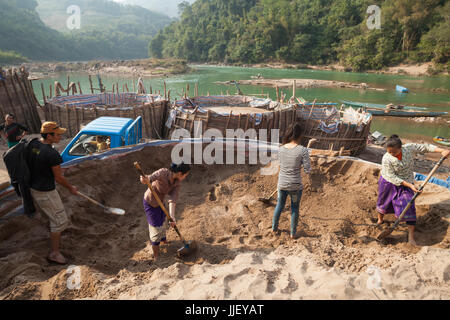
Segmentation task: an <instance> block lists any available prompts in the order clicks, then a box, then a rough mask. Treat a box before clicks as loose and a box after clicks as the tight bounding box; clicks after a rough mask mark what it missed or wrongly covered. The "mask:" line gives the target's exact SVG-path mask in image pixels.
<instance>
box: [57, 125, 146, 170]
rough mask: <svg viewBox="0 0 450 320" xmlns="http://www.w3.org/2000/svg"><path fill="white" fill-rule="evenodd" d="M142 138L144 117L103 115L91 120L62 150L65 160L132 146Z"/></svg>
mask: <svg viewBox="0 0 450 320" xmlns="http://www.w3.org/2000/svg"><path fill="white" fill-rule="evenodd" d="M141 140H142V117H138V118H137V119H135V120H133V119H130V118H117V117H101V118H98V119H95V120H94V121H92V122H90V123H89V124H88V125H87V126H85V127H84V128H83V129H81V131H80V132H79V133H78V134H77V135H76V136H75V138H73V139H72V141H71V142H70V143H69V144H68V145H67V147H66V148H65V149H64V151H63V152H62V154H61V156H62V158H63V161H64V162H68V161H71V160H74V159H77V158H80V157H85V156H89V155H91V154H94V153H97V152H104V151H107V150H110V149H113V148H119V147H124V146H130V145H135V144H138V143H140V142H141Z"/></svg>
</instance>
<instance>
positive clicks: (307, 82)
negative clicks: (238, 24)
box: [216, 78, 386, 91]
mask: <svg viewBox="0 0 450 320" xmlns="http://www.w3.org/2000/svg"><path fill="white" fill-rule="evenodd" d="M294 81H295V82H296V88H350V89H358V90H375V91H386V89H383V88H375V87H371V86H370V85H368V84H367V83H352V82H343V81H332V80H316V79H265V78H260V79H251V80H238V81H237V82H238V84H241V85H251V86H264V87H273V88H275V87H277V86H278V87H279V88H292V87H293V85H294ZM216 84H224V85H234V82H233V81H231V82H230V81H227V82H216Z"/></svg>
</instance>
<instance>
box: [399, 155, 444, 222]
mask: <svg viewBox="0 0 450 320" xmlns="http://www.w3.org/2000/svg"><path fill="white" fill-rule="evenodd" d="M444 160H445V157H441V159H440V160H439V162H438V163H436V165H435V166H434V167H433V170H431V172H430V173H429V174H428V177H427V178H426V179H425V181H424V182H423V183H422V185H421V186H420V188H419V191H422V190H423V189H424V188H425V186H426V185H427V183H428V181H430V179H431V178H432V177H433V175H434V174H435V173H436V171H437V169H438V168H439V167H440V166H441V165H442V163H443V162H444ZM419 195H420V192H416V194H415V195H414V197H413V198H412V199H411V201H409V203H408V205H407V206H406V208H405V209H403V212H402V214H401V215H400V216H399V217H398V219H397V220H396V221H395V223H394V226H393V228H396V227H397V226H398V225H399V224H400V221H401V220H402V219H403V217H404V216H405V214H406V212H407V211H408V210H409V208H411V206H412V204H413V203H414V201H416V199H417V197H418V196H419Z"/></svg>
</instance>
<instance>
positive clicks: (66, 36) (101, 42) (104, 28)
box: [0, 0, 171, 61]
mask: <svg viewBox="0 0 450 320" xmlns="http://www.w3.org/2000/svg"><path fill="white" fill-rule="evenodd" d="M38 4H39V6H38ZM70 5H78V6H80V8H81V29H80V30H74V31H70V30H69V29H68V28H67V26H66V20H67V19H68V18H69V14H67V12H66V10H67V8H68V7H69V6H70ZM36 10H38V11H39V12H40V14H41V16H42V18H43V19H44V20H45V21H46V22H48V23H49V24H50V25H51V26H52V27H55V28H57V29H59V31H61V32H58V31H57V30H54V29H51V28H50V27H48V26H47V25H46V24H44V23H43V21H42V20H41V18H40V16H39V15H38V13H37V11H36ZM170 22H171V19H170V18H168V17H167V16H164V15H161V14H157V13H153V12H151V11H149V10H147V9H144V8H141V7H136V6H124V5H120V4H118V3H114V2H111V1H107V0H38V1H35V0H0V30H1V32H0V48H2V50H13V51H15V52H18V53H20V54H22V55H24V56H26V57H28V58H30V59H33V60H46V61H49V60H60V61H67V60H93V59H138V58H146V57H148V43H149V41H150V40H151V39H152V37H153V36H154V35H156V34H157V32H158V30H159V29H160V28H162V27H163V26H165V25H167V24H169V23H170ZM52 23H53V24H52Z"/></svg>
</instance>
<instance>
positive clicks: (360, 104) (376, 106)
mask: <svg viewBox="0 0 450 320" xmlns="http://www.w3.org/2000/svg"><path fill="white" fill-rule="evenodd" d="M340 101H341V102H342V103H343V104H345V105H347V106H350V107H355V108H370V109H380V110H384V109H397V110H419V111H424V110H428V108H426V107H411V106H403V105H393V104H389V105H383V104H379V103H370V102H358V101H349V100H340ZM388 106H393V107H391V108H387V107H388Z"/></svg>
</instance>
